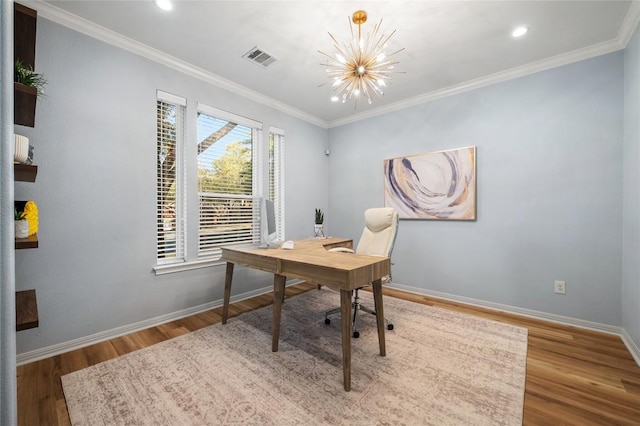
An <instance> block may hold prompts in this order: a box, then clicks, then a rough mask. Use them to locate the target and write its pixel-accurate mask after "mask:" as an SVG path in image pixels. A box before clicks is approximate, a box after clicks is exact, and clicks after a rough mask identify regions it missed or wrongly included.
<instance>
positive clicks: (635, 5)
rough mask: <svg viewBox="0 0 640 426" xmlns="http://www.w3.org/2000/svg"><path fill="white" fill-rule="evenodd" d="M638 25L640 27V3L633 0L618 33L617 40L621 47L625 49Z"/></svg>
mask: <svg viewBox="0 0 640 426" xmlns="http://www.w3.org/2000/svg"><path fill="white" fill-rule="evenodd" d="M638 25H640V1H638V0H634V1H632V2H631V4H630V5H629V9H628V10H627V14H626V15H625V17H624V21H623V22H622V25H621V26H620V30H619V31H618V37H617V39H618V40H619V41H620V43H621V44H622V46H623V47H627V44H629V41H630V40H631V37H632V36H633V33H634V31H635V30H636V27H637V26H638Z"/></svg>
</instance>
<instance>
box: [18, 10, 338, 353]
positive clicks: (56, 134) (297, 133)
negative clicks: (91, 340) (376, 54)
mask: <svg viewBox="0 0 640 426" xmlns="http://www.w3.org/2000/svg"><path fill="white" fill-rule="evenodd" d="M37 36H38V39H37V43H36V46H37V52H36V69H37V70H38V71H39V72H42V73H44V75H45V77H46V78H47V80H48V82H49V83H48V85H47V88H46V92H47V96H46V98H44V99H42V100H41V101H39V103H38V106H37V112H36V126H35V128H33V129H31V128H25V127H21V126H17V127H16V132H17V133H21V134H25V135H26V136H28V137H29V138H30V140H31V143H32V145H34V146H35V160H36V163H37V164H38V166H39V172H38V177H37V181H36V182H35V183H20V184H16V199H23V200H29V199H30V200H34V201H35V202H36V203H37V205H38V208H39V219H40V230H39V232H38V236H39V241H40V247H39V248H38V249H36V250H21V251H19V252H18V253H16V286H17V288H18V289H29V288H35V289H36V291H37V296H38V308H39V314H40V326H39V327H38V328H36V329H32V330H27V331H22V332H20V333H18V336H17V337H18V339H17V347H18V353H23V352H27V351H30V350H34V349H37V348H43V347H47V346H51V345H54V344H57V343H61V342H67V341H70V340H72V339H75V338H80V337H83V336H89V335H92V334H95V333H98V332H101V331H105V330H111V329H114V328H116V327H119V326H125V325H127V324H132V323H136V322H139V321H143V320H146V319H149V318H155V317H157V316H160V315H165V314H170V313H173V312H176V311H179V310H182V309H186V308H190V307H193V306H197V305H200V304H204V303H207V302H211V301H216V300H221V298H222V290H223V285H224V266H218V267H213V268H205V269H199V270H194V271H189V272H182V273H174V274H169V275H163V276H155V275H154V273H153V272H152V268H153V267H154V266H155V244H156V241H155V216H156V212H155V174H156V170H155V140H156V118H155V114H156V112H155V109H156V106H155V105H156V89H161V90H163V91H167V92H170V93H175V94H177V95H181V96H184V97H186V98H187V99H188V102H189V105H188V107H189V111H188V114H190V115H189V117H188V119H187V120H188V121H191V122H193V123H195V106H196V102H203V103H206V104H208V105H211V106H213V107H216V108H220V109H224V110H227V111H230V112H233V113H236V114H239V115H243V116H246V117H249V118H252V119H255V120H258V121H261V122H263V123H264V126H265V129H268V126H269V125H273V126H276V127H278V128H281V129H284V130H285V132H286V133H285V135H286V136H285V138H286V140H285V144H286V148H285V163H286V169H285V179H286V184H287V191H286V200H285V203H286V204H285V205H286V211H285V217H286V226H287V230H286V232H287V237H288V238H302V237H306V236H310V235H312V234H313V211H314V210H313V209H314V208H315V207H322V208H326V207H327V199H328V189H327V186H328V185H327V181H328V176H327V169H328V159H327V157H326V156H325V155H324V150H325V147H326V144H327V130H326V129H322V128H318V127H316V126H314V125H311V124H308V123H307V122H304V121H301V120H299V119H295V118H292V117H291V116H288V115H285V114H283V113H281V112H278V111H276V110H274V109H271V108H268V107H266V106H264V105H260V104H257V103H255V102H252V101H249V100H247V99H245V98H242V97H239V96H237V95H234V94H233V93H230V92H227V91H224V90H221V89H219V88H216V87H213V86H211V85H209V84H206V83H204V82H202V81H200V80H196V79H193V78H190V77H187V76H185V75H184V74H181V73H178V72H176V71H174V70H172V69H170V68H167V67H165V66H162V65H160V64H157V63H155V62H151V61H149V60H147V59H144V58H142V57H139V56H136V55H134V54H131V53H129V52H127V51H124V50H121V49H119V48H116V47H113V46H111V45H107V44H105V43H102V42H100V41H98V40H95V39H92V38H89V37H87V36H85V35H82V34H80V33H77V32H75V31H72V30H70V29H67V28H65V27H63V26H60V25H58V24H55V23H53V22H51V21H48V20H46V19H42V18H39V19H38V33H37ZM187 137H188V138H189V137H190V138H192V139H194V138H195V135H194V134H193V131H192V132H191V134H188V135H187ZM236 277H237V279H236V280H235V285H234V291H233V293H234V294H238V293H242V292H247V291H251V290H255V289H257V288H262V287H265V286H268V285H271V283H272V278H271V277H270V276H268V275H267V274H264V273H260V272H255V271H247V270H243V269H242V268H241V269H240V270H239V271H238V274H237V275H236Z"/></svg>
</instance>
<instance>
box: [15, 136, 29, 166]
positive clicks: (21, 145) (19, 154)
mask: <svg viewBox="0 0 640 426" xmlns="http://www.w3.org/2000/svg"><path fill="white" fill-rule="evenodd" d="M13 136H14V141H15V150H14V154H13V161H15V162H16V163H24V162H25V161H27V158H29V138H27V137H26V136H22V135H16V134H15V133H14V134H13Z"/></svg>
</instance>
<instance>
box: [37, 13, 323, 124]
mask: <svg viewBox="0 0 640 426" xmlns="http://www.w3.org/2000/svg"><path fill="white" fill-rule="evenodd" d="M28 4H29V7H31V8H32V9H35V10H36V11H37V12H38V14H39V16H41V17H43V18H45V19H48V20H50V21H53V22H55V23H57V24H60V25H63V26H65V27H67V28H70V29H72V30H75V31H78V32H80V33H82V34H85V35H87V36H89V37H92V38H95V39H98V40H100V41H102V42H104V43H107V44H110V45H112V46H116V47H119V48H121V49H124V50H127V51H129V52H131V53H134V54H136V55H139V56H142V57H144V58H146V59H149V60H152V61H154V62H157V63H159V64H162V65H165V66H167V67H169V68H172V69H175V70H177V71H179V72H182V73H184V74H186V75H189V76H191V77H194V78H197V79H199V80H202V81H204V82H206V83H209V84H212V85H214V86H217V87H219V88H221V89H224V90H228V91H230V92H232V93H234V94H237V95H240V96H242V97H244V98H247V99H249V100H252V101H254V102H257V103H259V104H262V105H266V106H268V107H270V108H274V109H276V110H279V111H281V112H284V113H286V114H289V115H291V116H292V117H296V118H299V119H301V120H304V121H307V122H309V123H311V124H314V125H316V126H319V127H322V128H325V129H326V128H328V123H327V122H326V121H325V120H322V119H320V118H318V117H316V116H313V115H311V114H307V113H306V112H304V111H301V110H299V109H297V108H294V107H292V106H290V105H287V104H285V103H283V102H280V101H277V100H275V99H272V98H270V97H268V96H265V95H263V94H261V93H258V92H256V91H253V90H251V89H249V88H247V87H244V86H241V85H239V84H237V83H234V82H233V81H230V80H227V79H225V78H222V77H220V76H218V75H216V74H213V73H211V72H209V71H206V70H204V69H202V68H199V67H196V66H194V65H192V64H190V63H188V62H186V61H183V60H180V59H178V58H175V57H173V56H171V55H168V54H166V53H164V52H162V51H160V50H158V49H154V48H152V47H150V46H147V45H146V44H143V43H140V42H138V41H135V40H133V39H131V38H129V37H125V36H123V35H122V34H118V33H116V32H115V31H111V30H109V29H107V28H104V27H102V26H100V25H97V24H95V23H93V22H91V21H88V20H86V19H84V18H81V17H79V16H76V15H74V14H71V13H69V12H66V11H64V10H62V9H60V8H58V7H55V6H53V5H51V4H50V3H45V2H44V1H42V0H34V1H30V2H28Z"/></svg>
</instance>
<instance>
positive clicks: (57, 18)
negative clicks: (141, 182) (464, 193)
mask: <svg viewBox="0 0 640 426" xmlns="http://www.w3.org/2000/svg"><path fill="white" fill-rule="evenodd" d="M28 3H29V7H32V8H33V9H35V10H37V11H38V13H39V14H40V15H41V16H42V17H44V18H46V19H49V20H51V21H53V22H56V23H58V24H60V25H63V26H65V27H68V28H71V29H73V30H75V31H78V32H80V33H83V34H85V35H88V36H90V37H93V38H96V39H98V40H101V41H103V42H105V43H108V44H111V45H113V46H116V47H120V48H122V49H124V50H127V51H129V52H132V53H134V54H136V55H139V56H142V57H145V58H147V59H150V60H152V61H154V62H157V63H160V64H163V65H165V66H167V67H169V68H172V69H175V70H177V71H179V72H182V73H184V74H186V75H190V76H192V77H194V78H197V79H199V80H202V81H204V82H206V83H209V84H212V85H214V86H217V87H220V88H222V89H224V90H228V91H230V92H232V93H235V94H237V95H240V96H242V97H245V98H247V99H250V100H252V101H254V102H257V103H260V104H262V105H266V106H268V107H271V108H274V109H277V110H279V111H281V112H284V113H286V114H288V115H291V116H292V117H296V118H299V119H301V120H303V121H306V122H309V123H311V124H314V125H316V126H318V127H322V128H325V129H327V128H333V127H339V126H343V125H345V124H350V123H355V122H357V121H361V120H365V119H368V118H372V117H377V116H380V115H383V114H388V113H391V112H395V111H400V110H403V109H406V108H409V107H413V106H416V105H421V104H424V103H428V102H432V101H435V100H438V99H442V98H445V97H448V96H453V95H457V94H460V93H464V92H469V91H472V90H475V89H479V88H482V87H486V86H490V85H493V84H497V83H501V82H504V81H508V80H512V79H515V78H519V77H524V76H527V75H530V74H535V73H537V72H541V71H546V70H549V69H552V68H556V67H560V66H563V65H568V64H571V63H574V62H579V61H582V60H585V59H590V58H593V57H596V56H600V55H604V54H607V53H611V52H614V51H617V50H621V49H624V48H625V47H626V45H627V44H628V43H629V40H630V39H631V37H632V36H633V33H634V31H635V29H636V28H637V27H638V25H639V24H640V0H633V1H632V2H631V4H630V5H629V9H628V10H627V14H626V15H625V18H624V21H623V23H622V25H621V27H620V30H619V31H618V35H617V36H616V37H615V38H614V39H612V40H609V41H606V42H602V43H598V44H595V45H593V46H588V47H586V48H582V49H577V50H574V51H572V52H568V53H565V54H561V55H557V56H554V57H551V58H547V59H543V60H540V61H537V62H533V63H530V64H526V65H523V66H520V67H515V68H511V69H509V70H506V71H501V72H498V73H495V74H491V75H488V76H484V77H480V78H477V79H474V80H470V81H466V82H464V83H461V84H457V85H453V86H449V87H446V88H443V89H439V90H435V91H433V92H428V93H424V94H421V95H418V96H415V97H413V98H409V99H405V100H402V101H399V102H395V103H392V104H390V105H387V106H384V107H380V108H376V109H373V110H369V111H367V112H363V113H359V114H353V115H349V116H348V117H344V118H340V119H338V120H333V121H325V120H323V119H321V118H319V117H316V116H314V115H311V114H308V113H305V112H304V111H301V110H299V109H297V108H294V107H292V106H290V105H287V104H285V103H283V102H280V101H277V100H275V99H272V98H270V97H268V96H265V95H262V94H261V93H258V92H255V91H253V90H251V89H248V88H247V87H244V86H241V85H239V84H237V83H234V82H232V81H230V80H227V79H224V78H222V77H220V76H218V75H216V74H213V73H211V72H208V71H206V70H204V69H202V68H199V67H196V66H194V65H192V64H190V63H188V62H185V61H182V60H180V59H178V58H175V57H173V56H171V55H168V54H166V53H164V52H162V51H159V50H157V49H154V48H152V47H150V46H147V45H145V44H143V43H140V42H137V41H135V40H133V39H130V38H128V37H125V36H123V35H121V34H118V33H116V32H114V31H111V30H109V29H107V28H104V27H101V26H99V25H97V24H95V23H93V22H90V21H88V20H86V19H83V18H80V17H78V16H76V15H73V14H71V13H69V12H66V11H64V10H62V9H59V8H57V7H55V6H53V5H51V4H49V3H45V2H44V1H43V0H33V1H30V2H28Z"/></svg>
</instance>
